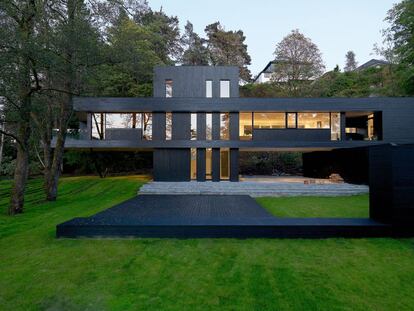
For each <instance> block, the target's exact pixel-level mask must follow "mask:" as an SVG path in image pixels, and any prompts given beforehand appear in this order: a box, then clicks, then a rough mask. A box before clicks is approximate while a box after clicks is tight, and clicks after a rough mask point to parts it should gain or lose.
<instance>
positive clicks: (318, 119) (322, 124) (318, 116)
mask: <svg viewBox="0 0 414 311" xmlns="http://www.w3.org/2000/svg"><path fill="white" fill-rule="evenodd" d="M329 119H330V118H329V112H298V128H304V129H329V127H330V126H329Z"/></svg>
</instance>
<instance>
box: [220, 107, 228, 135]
mask: <svg viewBox="0 0 414 311" xmlns="http://www.w3.org/2000/svg"><path fill="white" fill-rule="evenodd" d="M229 126H230V118H229V113H228V112H225V113H220V139H222V140H229V139H230V135H229V132H230V131H229Z"/></svg>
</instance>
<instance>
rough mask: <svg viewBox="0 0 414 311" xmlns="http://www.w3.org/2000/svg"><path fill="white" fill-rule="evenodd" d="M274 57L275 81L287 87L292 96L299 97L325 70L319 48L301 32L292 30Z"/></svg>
mask: <svg viewBox="0 0 414 311" xmlns="http://www.w3.org/2000/svg"><path fill="white" fill-rule="evenodd" d="M274 56H275V63H274V73H273V80H274V81H276V82H280V83H282V84H283V85H285V86H286V88H287V89H288V91H289V93H290V94H291V95H299V94H300V89H301V88H302V87H303V86H307V85H308V82H309V81H311V80H314V79H316V78H318V77H319V76H320V75H321V74H322V73H323V71H324V69H325V66H324V64H323V61H322V54H321V52H320V51H319V49H318V47H317V46H316V44H315V43H313V42H312V41H311V39H309V38H307V37H305V36H304V35H303V34H301V33H300V32H299V30H292V32H291V33H290V34H288V35H287V36H286V37H284V38H283V39H282V41H280V42H279V43H278V44H277V45H276V50H275V52H274Z"/></svg>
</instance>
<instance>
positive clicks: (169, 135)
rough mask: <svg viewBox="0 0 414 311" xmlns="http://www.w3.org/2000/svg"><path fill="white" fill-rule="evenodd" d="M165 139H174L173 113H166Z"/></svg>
mask: <svg viewBox="0 0 414 311" xmlns="http://www.w3.org/2000/svg"><path fill="white" fill-rule="evenodd" d="M165 139H166V140H171V139H172V113H171V112H167V113H166V114H165Z"/></svg>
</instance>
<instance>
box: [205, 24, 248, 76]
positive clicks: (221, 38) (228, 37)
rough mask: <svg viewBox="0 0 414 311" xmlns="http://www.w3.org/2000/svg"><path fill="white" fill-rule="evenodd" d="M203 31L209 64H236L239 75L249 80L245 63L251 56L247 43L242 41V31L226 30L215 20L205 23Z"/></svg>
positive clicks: (246, 63)
mask: <svg viewBox="0 0 414 311" xmlns="http://www.w3.org/2000/svg"><path fill="white" fill-rule="evenodd" d="M205 32H206V35H207V40H208V44H207V46H208V49H209V54H210V63H211V65H213V66H217V65H233V66H238V67H239V69H240V77H241V78H242V79H244V80H246V81H249V80H250V79H251V73H250V70H249V69H248V68H247V65H250V63H251V58H250V55H249V53H248V52H247V45H246V44H245V43H244V41H245V40H246V37H245V36H244V34H243V31H241V30H238V31H226V30H225V29H224V28H223V27H222V26H221V24H220V22H216V23H213V24H210V25H207V26H206V28H205Z"/></svg>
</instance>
